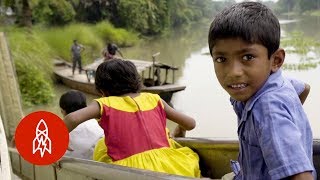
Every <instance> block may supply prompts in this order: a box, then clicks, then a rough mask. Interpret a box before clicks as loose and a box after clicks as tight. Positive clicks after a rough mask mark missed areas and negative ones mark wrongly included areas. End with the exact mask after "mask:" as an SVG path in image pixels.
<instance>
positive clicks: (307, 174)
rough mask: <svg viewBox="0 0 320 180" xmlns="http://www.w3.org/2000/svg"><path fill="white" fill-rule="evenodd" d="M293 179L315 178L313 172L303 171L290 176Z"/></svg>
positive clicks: (308, 179) (306, 179) (310, 179)
mask: <svg viewBox="0 0 320 180" xmlns="http://www.w3.org/2000/svg"><path fill="white" fill-rule="evenodd" d="M290 179H291V180H313V176H312V173H311V172H303V173H300V174H296V175H293V176H291V177H290Z"/></svg>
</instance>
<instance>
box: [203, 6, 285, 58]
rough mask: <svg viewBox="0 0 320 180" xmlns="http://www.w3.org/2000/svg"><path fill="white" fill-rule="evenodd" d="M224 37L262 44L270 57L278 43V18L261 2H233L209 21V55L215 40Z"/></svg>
mask: <svg viewBox="0 0 320 180" xmlns="http://www.w3.org/2000/svg"><path fill="white" fill-rule="evenodd" d="M225 38H242V39H243V40H244V41H246V42H249V43H258V44H262V45H263V46H265V47H266V48H267V49H268V57H269V58H270V57H271V55H272V54H273V53H274V52H275V51H276V50H277V49H278V48H279V44H280V24H279V20H278V19H277V17H276V16H275V15H274V14H273V13H272V11H271V10H270V9H269V8H268V7H267V6H265V5H263V4H261V3H258V2H242V3H238V4H234V5H232V6H231V7H229V8H225V9H224V10H223V11H222V12H220V13H219V14H218V15H217V16H216V17H215V19H214V20H213V21H212V23H211V26H210V30H209V37H208V43H209V48H210V49H209V50H210V54H211V55H212V48H213V47H214V45H215V42H216V41H217V40H219V39H225Z"/></svg>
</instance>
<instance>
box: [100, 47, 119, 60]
mask: <svg viewBox="0 0 320 180" xmlns="http://www.w3.org/2000/svg"><path fill="white" fill-rule="evenodd" d="M117 52H118V54H119V55H120V56H121V57H123V56H122V53H121V51H120V49H119V48H118V46H117V45H115V44H113V43H108V44H107V47H106V48H104V49H103V51H102V56H103V58H104V61H107V60H110V59H114V58H117V56H116V53H117Z"/></svg>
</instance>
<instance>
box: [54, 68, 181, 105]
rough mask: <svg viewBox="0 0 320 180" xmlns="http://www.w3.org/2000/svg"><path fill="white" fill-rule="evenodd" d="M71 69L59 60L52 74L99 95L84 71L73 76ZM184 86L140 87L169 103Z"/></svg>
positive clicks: (78, 87)
mask: <svg viewBox="0 0 320 180" xmlns="http://www.w3.org/2000/svg"><path fill="white" fill-rule="evenodd" d="M71 72H72V70H71V67H70V64H68V63H65V62H60V63H56V64H55V69H54V74H55V78H56V80H57V82H58V83H62V84H64V85H66V86H68V87H70V88H72V89H77V90H80V91H83V92H86V93H89V94H93V95H97V96H101V93H100V92H98V91H97V90H96V88H95V85H94V82H92V81H93V80H91V81H89V79H90V78H87V76H86V73H83V74H78V73H77V72H76V73H75V75H74V76H72V74H71ZM185 88H186V86H183V85H177V84H165V85H160V86H150V87H145V86H144V87H142V89H141V91H142V92H150V93H154V94H159V95H160V97H161V98H162V99H163V100H165V101H166V102H167V103H169V104H170V101H171V98H172V95H173V93H175V92H179V91H183V90H184V89H185Z"/></svg>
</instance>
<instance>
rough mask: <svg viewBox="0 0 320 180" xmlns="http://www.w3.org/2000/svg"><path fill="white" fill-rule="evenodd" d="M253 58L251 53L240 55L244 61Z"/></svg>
mask: <svg viewBox="0 0 320 180" xmlns="http://www.w3.org/2000/svg"><path fill="white" fill-rule="evenodd" d="M253 58H254V57H253V56H252V55H250V54H247V55H244V56H243V57H242V59H243V60H245V61H250V60H252V59H253Z"/></svg>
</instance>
